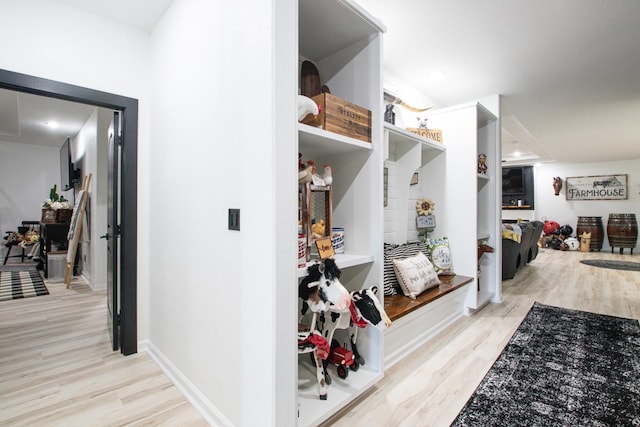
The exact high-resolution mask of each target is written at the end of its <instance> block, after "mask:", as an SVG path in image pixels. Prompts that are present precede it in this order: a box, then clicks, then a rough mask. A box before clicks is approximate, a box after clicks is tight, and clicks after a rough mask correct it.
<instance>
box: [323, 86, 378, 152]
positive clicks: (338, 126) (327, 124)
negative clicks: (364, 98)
mask: <svg viewBox="0 0 640 427" xmlns="http://www.w3.org/2000/svg"><path fill="white" fill-rule="evenodd" d="M312 99H313V100H314V102H315V103H316V104H318V106H319V107H320V114H318V119H317V120H316V121H315V122H314V123H311V125H312V126H321V127H322V129H324V130H327V131H330V132H335V133H339V134H340V135H345V136H349V137H351V138H355V139H359V140H361V141H365V142H371V111H369V110H367V109H366V108H363V107H360V106H359V105H356V104H354V103H352V102H349V101H346V100H344V99H342V98H338V97H337V96H335V95H332V94H330V93H321V94H320V95H316V96H314V97H313V98H312Z"/></svg>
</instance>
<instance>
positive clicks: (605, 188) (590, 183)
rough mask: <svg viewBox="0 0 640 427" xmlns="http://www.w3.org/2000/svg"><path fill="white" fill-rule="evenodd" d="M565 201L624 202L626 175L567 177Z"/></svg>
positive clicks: (626, 196) (626, 195)
mask: <svg viewBox="0 0 640 427" xmlns="http://www.w3.org/2000/svg"><path fill="white" fill-rule="evenodd" d="M566 183H567V200H626V199H627V198H628V193H627V175H596V176H571V177H567V179H566Z"/></svg>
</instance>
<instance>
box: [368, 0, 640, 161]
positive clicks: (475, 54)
mask: <svg viewBox="0 0 640 427" xmlns="http://www.w3.org/2000/svg"><path fill="white" fill-rule="evenodd" d="M357 1H358V3H359V4H361V5H362V6H363V7H364V8H365V9H367V10H368V11H369V12H370V13H371V14H372V15H374V16H376V17H378V18H379V19H380V20H381V21H382V22H383V23H384V24H385V26H386V27H387V33H386V34H385V36H384V65H385V70H386V71H387V74H389V75H394V76H401V77H402V78H403V79H405V80H406V81H409V82H411V83H413V84H414V85H415V86H416V87H417V88H419V89H420V90H421V91H422V92H424V93H427V94H429V95H430V96H431V97H432V98H433V101H434V102H435V103H436V104H437V105H438V106H451V105H455V104H459V103H464V102H468V101H472V100H475V99H479V98H482V97H485V96H488V95H492V94H500V95H502V101H503V102H502V107H503V111H502V116H503V120H502V125H503V135H502V144H503V159H508V160H511V161H516V162H522V161H526V162H529V163H535V162H538V161H540V162H545V161H554V160H555V161H562V162H601V161H609V160H621V159H630V158H636V159H637V158H640V2H639V1H637V0H616V1H602V0H562V1H553V0H546V1H544V0H538V1H532V0H508V1H505V0H397V1H389V0H357ZM434 71H440V72H443V73H445V76H444V78H443V79H442V80H439V81H436V80H432V79H430V75H431V73H432V72H434ZM397 95H398V96H400V97H401V98H402V94H397ZM444 139H445V142H446V136H444ZM516 150H518V151H520V152H521V154H522V156H521V157H520V158H519V159H516V158H515V157H514V156H513V152H514V151H516Z"/></svg>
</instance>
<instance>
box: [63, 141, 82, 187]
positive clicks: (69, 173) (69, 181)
mask: <svg viewBox="0 0 640 427" xmlns="http://www.w3.org/2000/svg"><path fill="white" fill-rule="evenodd" d="M78 175H79V171H76V170H75V169H74V167H73V162H72V161H71V140H70V139H69V138H67V139H66V140H65V141H64V144H62V147H60V189H61V190H62V191H67V190H71V189H72V188H73V186H74V183H75V182H77V180H78Z"/></svg>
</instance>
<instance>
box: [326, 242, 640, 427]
mask: <svg viewBox="0 0 640 427" xmlns="http://www.w3.org/2000/svg"><path fill="white" fill-rule="evenodd" d="M625 252H626V253H625V254H624V255H619V254H617V251H616V254H611V253H608V252H599V253H598V252H591V253H581V252H561V251H556V250H552V249H545V250H543V251H541V252H540V253H539V255H538V257H537V258H536V259H535V260H534V261H533V262H532V263H531V264H530V265H528V266H526V267H525V268H524V269H523V270H521V271H520V272H518V273H517V274H516V277H515V278H514V279H512V280H507V281H504V282H503V296H504V301H503V302H502V304H489V305H487V306H486V307H484V308H483V309H482V310H480V311H479V312H477V313H476V314H474V315H473V316H470V317H464V318H462V319H460V320H459V321H457V322H455V323H454V324H452V325H451V326H450V327H448V328H447V329H446V330H444V331H443V332H442V333H440V334H439V335H438V336H436V337H435V338H434V339H432V340H431V341H429V342H428V343H426V344H424V345H423V346H422V347H421V348H419V349H418V350H416V351H415V352H413V353H412V354H411V355H409V356H408V357H407V358H406V359H404V360H403V361H401V362H399V363H398V364H396V365H395V366H393V367H391V368H390V369H389V370H387V371H386V372H385V377H384V378H383V379H382V381H380V382H379V383H378V384H377V385H376V386H375V387H374V389H373V390H372V391H370V392H369V393H368V394H367V395H366V396H364V397H363V398H361V399H360V400H359V401H358V402H356V403H355V404H353V405H351V406H350V407H348V408H347V409H346V410H345V411H343V412H342V413H340V414H339V416H337V417H334V419H332V420H330V422H328V423H327V425H335V426H345V427H346V426H348V427H357V426H367V427H372V426H385V427H387V426H429V427H440V426H448V425H449V424H450V423H451V421H453V419H454V418H455V417H456V415H457V414H458V412H459V411H460V409H462V407H463V406H464V404H465V402H466V401H467V399H468V398H469V396H471V394H472V393H473V391H474V390H475V388H476V387H477V385H478V384H479V383H480V381H481V380H482V378H483V377H484V375H485V374H486V372H487V371H488V370H489V368H490V367H491V365H492V364H493V362H494V361H495V359H496V358H497V357H498V355H499V354H500V352H501V351H502V349H503V348H504V346H505V345H506V344H507V342H508V341H509V338H510V337H511V335H512V334H513V332H514V331H515V330H516V329H517V327H518V325H519V324H520V322H521V321H522V320H523V319H524V316H525V315H526V314H527V312H528V311H529V308H530V307H531V306H532V305H533V303H534V302H535V301H538V302H540V303H543V304H548V305H554V306H559V307H566V308H572V309H577V310H585V311H591V312H595V313H601V314H608V315H613V316H620V317H626V318H634V319H640V272H631V271H620V270H610V269H603V268H597V267H590V266H587V265H584V264H580V262H579V260H581V259H587V258H589V259H594V258H598V259H618V260H626V261H635V262H640V256H638V255H637V254H636V253H634V255H633V256H631V255H629V250H628V249H626V250H625ZM454 266H455V260H454Z"/></svg>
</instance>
